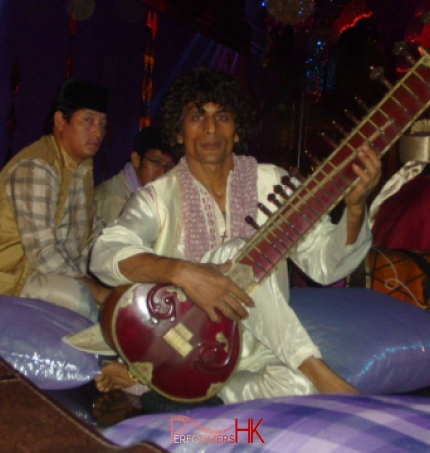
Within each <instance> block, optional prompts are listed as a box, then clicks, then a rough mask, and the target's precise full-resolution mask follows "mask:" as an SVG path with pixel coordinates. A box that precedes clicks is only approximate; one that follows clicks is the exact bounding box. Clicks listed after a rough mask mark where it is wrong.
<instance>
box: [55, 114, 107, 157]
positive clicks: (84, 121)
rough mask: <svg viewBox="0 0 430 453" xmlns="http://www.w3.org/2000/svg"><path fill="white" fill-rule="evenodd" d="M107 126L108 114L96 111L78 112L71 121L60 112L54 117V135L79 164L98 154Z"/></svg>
mask: <svg viewBox="0 0 430 453" xmlns="http://www.w3.org/2000/svg"><path fill="white" fill-rule="evenodd" d="M106 126H107V116H106V114H105V113H100V112H96V111H95V110H89V109H82V110H77V111H76V112H74V113H73V114H72V116H71V118H70V120H69V121H67V120H66V119H65V118H64V115H63V113H62V112H60V111H57V112H55V115H54V134H55V136H56V137H57V139H58V141H59V144H60V146H61V147H62V148H63V149H64V150H65V151H66V152H67V154H69V156H70V157H71V158H72V159H73V160H75V161H76V162H78V163H80V162H83V161H84V160H86V159H88V158H90V157H94V156H95V155H96V154H97V151H98V150H99V148H100V145H101V143H102V141H103V138H104V136H105V134H106Z"/></svg>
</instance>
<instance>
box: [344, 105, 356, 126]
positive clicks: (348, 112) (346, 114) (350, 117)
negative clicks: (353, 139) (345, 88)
mask: <svg viewBox="0 0 430 453" xmlns="http://www.w3.org/2000/svg"><path fill="white" fill-rule="evenodd" d="M343 113H345V116H346V117H347V118H349V119H350V120H351V121H352V122H353V123H354V124H355V125H356V126H358V125H359V124H360V120H359V119H358V118H357V117H356V116H355V115H354V114H353V113H352V112H351V111H350V110H348V109H344V110H343Z"/></svg>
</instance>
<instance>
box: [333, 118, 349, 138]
mask: <svg viewBox="0 0 430 453" xmlns="http://www.w3.org/2000/svg"><path fill="white" fill-rule="evenodd" d="M331 124H333V127H334V128H335V129H336V130H337V131H339V132H340V133H341V134H342V135H343V136H344V137H348V135H349V134H348V132H347V131H346V130H345V129H344V128H343V127H342V126H341V125H340V124H339V123H338V122H337V121H332V122H331Z"/></svg>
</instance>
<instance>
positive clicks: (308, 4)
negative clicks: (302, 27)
mask: <svg viewBox="0 0 430 453" xmlns="http://www.w3.org/2000/svg"><path fill="white" fill-rule="evenodd" d="M267 11H268V12H269V14H270V15H272V16H273V17H274V18H275V19H276V20H279V21H280V22H284V23H286V24H298V23H300V22H303V21H304V20H306V19H307V18H308V17H309V16H310V15H311V14H312V13H313V12H314V2H313V1H312V0H268V1H267Z"/></svg>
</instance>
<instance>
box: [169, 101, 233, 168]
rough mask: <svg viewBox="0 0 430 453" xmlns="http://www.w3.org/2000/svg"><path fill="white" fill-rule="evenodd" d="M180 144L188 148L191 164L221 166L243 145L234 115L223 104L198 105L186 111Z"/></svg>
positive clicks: (186, 150) (193, 105)
mask: <svg viewBox="0 0 430 453" xmlns="http://www.w3.org/2000/svg"><path fill="white" fill-rule="evenodd" d="M177 140H178V143H180V144H183V145H184V147H185V155H186V156H187V160H190V159H191V160H192V161H194V162H196V163H197V162H198V163H200V164H218V163H223V162H225V160H226V159H230V158H231V156H232V154H233V149H234V144H235V143H237V142H239V136H238V135H237V133H236V125H235V121H234V115H233V114H232V113H231V112H228V111H226V110H225V108H224V107H222V106H221V105H219V104H214V103H212V102H209V103H206V104H204V105H203V106H201V107H200V108H198V107H197V106H196V104H195V103H194V102H191V103H190V104H188V105H187V107H185V109H184V112H183V120H182V130H181V133H180V134H179V135H178V137H177Z"/></svg>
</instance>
